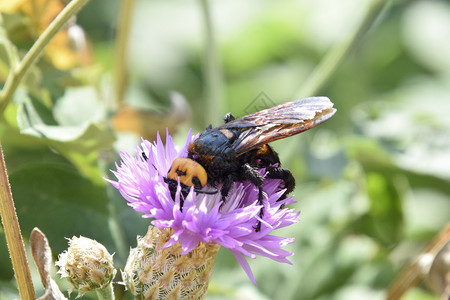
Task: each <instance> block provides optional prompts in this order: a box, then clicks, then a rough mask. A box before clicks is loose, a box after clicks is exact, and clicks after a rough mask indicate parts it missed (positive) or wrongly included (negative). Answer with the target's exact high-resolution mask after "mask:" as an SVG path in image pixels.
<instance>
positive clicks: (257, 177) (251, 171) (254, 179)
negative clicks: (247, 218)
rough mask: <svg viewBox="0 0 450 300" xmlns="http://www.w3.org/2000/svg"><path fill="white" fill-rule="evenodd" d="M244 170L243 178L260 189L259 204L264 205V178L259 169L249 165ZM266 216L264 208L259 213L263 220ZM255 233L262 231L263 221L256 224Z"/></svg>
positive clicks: (244, 166) (245, 165)
mask: <svg viewBox="0 0 450 300" xmlns="http://www.w3.org/2000/svg"><path fill="white" fill-rule="evenodd" d="M242 168H243V175H244V176H243V177H244V179H246V180H249V181H250V182H251V183H253V184H254V185H255V186H256V187H257V188H258V204H259V205H263V189H262V185H263V183H264V178H263V177H262V176H261V174H259V172H258V169H256V168H253V167H252V166H250V165H249V164H244V165H243V166H242ZM263 216H264V207H261V210H260V211H259V217H260V218H261V219H262V217H263ZM254 228H255V231H256V232H258V231H260V230H261V221H258V224H256V227H254Z"/></svg>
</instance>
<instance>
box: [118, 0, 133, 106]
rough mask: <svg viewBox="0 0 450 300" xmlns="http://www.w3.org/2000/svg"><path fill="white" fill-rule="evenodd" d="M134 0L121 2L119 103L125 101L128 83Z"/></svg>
mask: <svg viewBox="0 0 450 300" xmlns="http://www.w3.org/2000/svg"><path fill="white" fill-rule="evenodd" d="M134 4H135V1H134V0H123V1H121V2H120V9H119V19H118V28H117V39H116V58H115V60H116V63H115V66H116V71H115V73H116V74H115V79H116V97H117V104H118V105H119V106H120V105H121V104H122V102H123V98H124V94H125V91H126V87H127V84H128V81H127V80H128V70H127V56H128V40H129V35H130V26H131V21H132V14H133V8H134Z"/></svg>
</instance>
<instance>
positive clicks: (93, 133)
mask: <svg viewBox="0 0 450 300" xmlns="http://www.w3.org/2000/svg"><path fill="white" fill-rule="evenodd" d="M67 99H71V98H70V97H69V98H67ZM74 107H76V106H74ZM85 108H86V110H87V107H85ZM66 109H67V107H66ZM83 113H87V112H86V111H85V110H79V111H78V116H80V115H83ZM67 118H68V117H67V115H65V116H64V117H60V120H64V119H67ZM50 120H51V117H50V115H49V110H48V109H46V108H45V107H44V106H43V105H42V104H40V102H39V101H38V100H36V99H30V98H25V99H24V100H23V102H22V103H21V104H20V106H19V109H18V113H17V122H18V124H19V128H20V130H21V133H23V134H27V135H31V136H35V137H38V138H41V139H44V140H46V141H47V142H48V143H49V145H50V146H52V147H54V148H56V149H57V150H59V151H61V152H62V153H63V154H65V153H66V152H68V151H74V152H78V153H81V154H88V153H90V152H92V151H95V150H99V149H105V148H110V147H111V146H112V143H113V142H114V135H113V134H112V132H111V131H110V130H109V128H107V126H106V124H101V123H95V122H93V121H89V120H85V121H84V122H81V119H80V118H79V119H78V120H79V121H80V122H79V123H77V124H76V122H74V119H72V121H68V124H71V125H63V126H58V125H54V124H48V122H49V121H50Z"/></svg>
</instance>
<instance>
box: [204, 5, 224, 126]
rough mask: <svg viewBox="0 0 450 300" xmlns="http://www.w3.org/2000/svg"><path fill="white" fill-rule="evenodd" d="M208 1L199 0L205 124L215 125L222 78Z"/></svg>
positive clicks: (219, 108)
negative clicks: (201, 26) (202, 31)
mask: <svg viewBox="0 0 450 300" xmlns="http://www.w3.org/2000/svg"><path fill="white" fill-rule="evenodd" d="M208 1H209V0H200V5H201V9H202V17H203V22H204V26H203V27H204V28H205V52H206V60H205V62H204V64H205V66H204V71H205V73H204V74H205V85H206V91H205V107H206V111H207V114H206V116H207V118H208V119H207V120H206V121H207V123H208V124H210V123H216V122H217V121H218V120H220V119H221V118H222V113H223V107H222V103H223V101H222V78H221V71H220V66H219V62H218V58H217V47H216V43H215V40H214V32H213V31H214V30H213V24H212V17H211V9H210V7H209V3H208Z"/></svg>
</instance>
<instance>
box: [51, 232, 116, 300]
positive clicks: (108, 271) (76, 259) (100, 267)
mask: <svg viewBox="0 0 450 300" xmlns="http://www.w3.org/2000/svg"><path fill="white" fill-rule="evenodd" d="M56 265H57V266H58V267H59V271H58V274H61V278H67V280H69V282H70V283H71V284H72V286H73V288H71V289H70V291H69V293H70V292H72V290H74V289H76V290H78V297H81V296H82V295H83V294H84V293H86V292H88V291H92V290H96V289H104V288H106V287H108V285H109V284H110V283H111V281H112V279H113V278H114V276H115V274H116V269H114V266H113V258H112V255H111V254H109V253H108V250H106V248H105V247H104V246H103V245H102V244H100V243H98V242H97V241H94V240H91V239H89V238H85V237H82V236H80V237H79V238H77V237H75V236H74V237H73V238H72V239H70V240H69V248H68V249H67V250H66V251H64V252H63V253H61V254H60V255H59V259H58V261H57V262H56ZM78 297H77V298H78Z"/></svg>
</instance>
